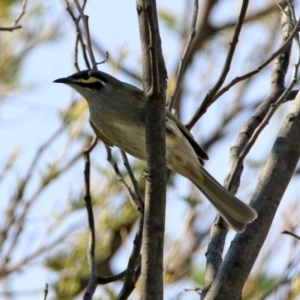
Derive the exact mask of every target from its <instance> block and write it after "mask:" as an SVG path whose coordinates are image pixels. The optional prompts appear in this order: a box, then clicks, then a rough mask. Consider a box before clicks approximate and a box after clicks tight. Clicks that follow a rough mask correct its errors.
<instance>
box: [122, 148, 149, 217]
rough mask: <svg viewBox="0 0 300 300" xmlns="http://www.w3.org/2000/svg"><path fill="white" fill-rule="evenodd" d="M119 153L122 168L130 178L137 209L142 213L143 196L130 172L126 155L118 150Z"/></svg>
mask: <svg viewBox="0 0 300 300" xmlns="http://www.w3.org/2000/svg"><path fill="white" fill-rule="evenodd" d="M120 152H121V156H122V159H123V162H124V166H125V168H126V170H127V172H128V175H129V177H130V180H131V182H132V185H133V188H134V192H135V197H134V198H135V199H136V202H137V204H138V209H139V210H140V212H143V211H144V200H143V196H142V194H141V190H140V188H139V185H138V182H137V180H136V179H135V177H134V175H133V172H132V169H131V167H130V164H129V161H128V158H127V155H126V153H125V152H124V151H122V150H120Z"/></svg>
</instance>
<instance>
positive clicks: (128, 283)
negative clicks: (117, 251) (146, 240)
mask: <svg viewBox="0 0 300 300" xmlns="http://www.w3.org/2000/svg"><path fill="white" fill-rule="evenodd" d="M143 222H144V220H143V215H142V216H141V218H140V220H139V224H138V229H137V233H136V235H135V239H134V242H133V249H132V252H131V255H130V258H129V261H128V265H127V271H126V276H125V281H124V285H123V288H122V290H121V291H120V293H119V295H118V297H117V299H118V300H126V299H128V297H129V296H130V294H131V293H132V291H133V289H134V287H135V283H136V281H137V280H138V277H139V276H137V274H136V270H137V265H139V264H140V263H141V255H140V252H141V247H142V237H143Z"/></svg>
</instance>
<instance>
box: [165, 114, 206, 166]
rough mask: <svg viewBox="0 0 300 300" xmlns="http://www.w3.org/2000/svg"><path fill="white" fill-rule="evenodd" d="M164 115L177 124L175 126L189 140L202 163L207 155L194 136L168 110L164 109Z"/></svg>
mask: <svg viewBox="0 0 300 300" xmlns="http://www.w3.org/2000/svg"><path fill="white" fill-rule="evenodd" d="M166 117H167V119H170V120H172V121H173V122H174V123H175V124H176V125H177V127H178V128H179V129H180V131H181V132H182V133H183V135H184V136H185V137H186V139H187V140H188V141H189V143H190V144H191V146H192V147H193V149H194V151H195V153H196V155H197V156H198V158H199V160H200V162H201V164H203V161H202V160H206V159H208V155H207V153H206V152H205V151H204V150H203V149H202V148H201V146H199V145H198V143H197V142H196V141H195V140H194V137H193V136H192V134H191V133H190V131H189V130H188V129H187V128H186V127H185V126H184V125H183V124H182V123H181V122H180V121H179V120H178V119H177V118H176V117H175V116H174V115H173V114H172V113H171V112H170V111H168V110H166ZM166 126H167V125H166ZM167 129H168V126H167Z"/></svg>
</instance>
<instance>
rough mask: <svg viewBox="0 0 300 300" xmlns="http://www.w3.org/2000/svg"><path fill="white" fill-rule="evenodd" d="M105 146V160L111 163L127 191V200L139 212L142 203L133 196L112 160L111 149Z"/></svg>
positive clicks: (141, 208) (141, 209)
mask: <svg viewBox="0 0 300 300" xmlns="http://www.w3.org/2000/svg"><path fill="white" fill-rule="evenodd" d="M105 148H106V152H107V161H108V162H109V163H110V164H111V166H112V167H113V169H114V171H115V174H116V176H117V178H118V180H119V182H120V183H121V185H122V186H123V187H124V189H125V190H126V192H127V195H128V197H129V200H130V202H131V204H132V205H133V206H134V207H135V209H136V210H138V211H139V212H142V211H143V203H140V201H139V200H137V199H138V197H135V195H134V193H133V192H132V190H131V188H130V187H129V186H128V184H127V183H126V181H125V180H124V178H123V176H122V174H121V172H120V170H119V167H118V164H117V163H116V162H115V161H114V159H113V157H112V155H111V149H110V148H109V146H107V145H105ZM140 204H142V206H140Z"/></svg>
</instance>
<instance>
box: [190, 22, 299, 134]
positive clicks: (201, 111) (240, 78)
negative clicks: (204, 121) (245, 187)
mask: <svg viewBox="0 0 300 300" xmlns="http://www.w3.org/2000/svg"><path fill="white" fill-rule="evenodd" d="M299 26H300V18H299V20H298V21H297V23H296V25H295V27H294V30H293V31H292V32H291V34H290V35H289V37H288V38H287V40H286V41H285V43H283V44H282V46H281V47H280V48H279V49H278V50H277V51H275V52H274V53H273V54H272V55H271V56H270V57H269V58H268V59H267V60H266V61H265V62H263V63H262V64H260V65H259V66H258V67H256V68H255V69H253V70H252V71H250V72H248V73H246V74H244V75H241V76H237V77H236V78H234V79H233V80H232V81H231V82H229V83H228V84H227V85H226V86H224V87H223V88H222V89H220V90H219V92H218V93H216V94H215V96H214V98H213V99H210V101H209V105H208V106H210V105H211V104H212V103H213V102H215V101H216V100H217V99H218V98H219V97H220V96H222V95H223V94H224V93H225V92H227V91H228V90H229V89H230V88H232V87H233V86H234V85H235V84H236V83H238V82H240V81H243V80H245V79H248V78H250V77H252V76H253V75H256V74H257V73H259V72H260V71H261V70H262V69H264V68H265V67H266V66H267V65H268V64H269V63H271V62H272V61H273V60H274V59H275V58H276V57H277V56H278V55H280V54H281V53H282V52H283V51H284V50H285V49H286V48H287V47H288V46H289V45H290V43H291V42H292V40H293V38H294V37H295V35H296V34H297V33H298V30H299ZM208 96H209V94H207V96H206V97H205V99H204V100H203V102H202V104H201V105H200V107H199V108H198V109H197V111H196V112H195V114H194V115H193V117H192V118H191V120H190V121H189V123H188V124H187V125H186V127H187V128H189V129H191V128H192V127H193V126H194V125H195V123H196V122H197V121H198V120H199V118H200V117H201V116H202V115H203V114H204V113H205V111H206V110H207V108H208V106H204V104H203V103H204V102H206V103H208V102H207V101H206V98H207V97H208Z"/></svg>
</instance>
